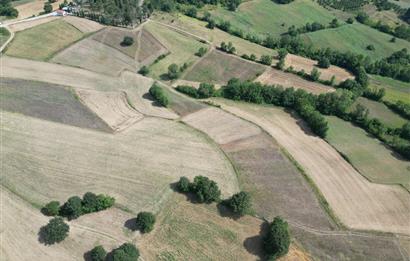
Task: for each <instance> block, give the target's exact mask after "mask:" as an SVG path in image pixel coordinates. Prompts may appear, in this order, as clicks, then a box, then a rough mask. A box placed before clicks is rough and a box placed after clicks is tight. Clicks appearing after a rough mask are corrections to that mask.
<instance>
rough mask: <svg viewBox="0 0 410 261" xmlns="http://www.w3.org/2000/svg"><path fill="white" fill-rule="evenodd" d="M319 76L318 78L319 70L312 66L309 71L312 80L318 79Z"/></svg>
mask: <svg viewBox="0 0 410 261" xmlns="http://www.w3.org/2000/svg"><path fill="white" fill-rule="evenodd" d="M319 78H320V72H319V70H318V69H316V68H313V69H312V72H311V73H310V79H311V80H312V81H315V82H316V81H318V80H319Z"/></svg>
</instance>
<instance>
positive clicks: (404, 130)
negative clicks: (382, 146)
mask: <svg viewBox="0 0 410 261" xmlns="http://www.w3.org/2000/svg"><path fill="white" fill-rule="evenodd" d="M400 137H402V138H403V139H407V140H410V122H407V123H405V124H404V125H403V127H401V132H400Z"/></svg>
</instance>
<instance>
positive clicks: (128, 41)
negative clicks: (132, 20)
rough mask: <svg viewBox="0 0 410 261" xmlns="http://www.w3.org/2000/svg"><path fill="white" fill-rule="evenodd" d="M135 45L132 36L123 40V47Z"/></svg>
mask: <svg viewBox="0 0 410 261" xmlns="http://www.w3.org/2000/svg"><path fill="white" fill-rule="evenodd" d="M133 43H134V38H132V37H131V36H124V39H122V42H121V45H122V46H131V45H132V44H133Z"/></svg>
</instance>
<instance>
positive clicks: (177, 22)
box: [152, 13, 276, 58]
mask: <svg viewBox="0 0 410 261" xmlns="http://www.w3.org/2000/svg"><path fill="white" fill-rule="evenodd" d="M152 19H154V20H155V21H158V22H161V23H166V24H168V25H171V26H174V27H176V28H179V29H181V30H184V31H187V32H189V33H191V34H194V35H198V36H201V37H203V38H204V39H206V40H208V41H209V42H211V43H212V44H214V45H216V46H220V45H221V42H226V43H228V42H232V44H233V45H234V46H235V48H236V51H237V53H238V54H239V55H242V54H248V55H250V54H252V53H253V54H255V55H256V56H257V57H258V58H259V57H260V56H262V55H275V54H276V51H274V50H272V49H268V48H265V47H263V46H261V45H258V44H254V43H252V42H249V41H246V40H244V39H242V38H239V37H236V36H233V35H230V34H228V33H226V32H224V31H222V30H219V29H217V28H214V29H208V28H206V24H207V23H206V22H202V21H199V20H197V19H194V18H191V17H188V16H185V15H182V14H173V15H170V14H168V13H165V14H156V15H154V16H153V18H152Z"/></svg>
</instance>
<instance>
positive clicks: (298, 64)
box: [285, 54, 354, 83]
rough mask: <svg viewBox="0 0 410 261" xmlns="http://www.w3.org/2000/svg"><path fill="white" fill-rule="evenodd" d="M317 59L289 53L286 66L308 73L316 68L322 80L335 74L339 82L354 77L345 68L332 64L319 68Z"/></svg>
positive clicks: (328, 78)
mask: <svg viewBox="0 0 410 261" xmlns="http://www.w3.org/2000/svg"><path fill="white" fill-rule="evenodd" d="M316 65H317V61H314V60H311V59H308V58H305V57H302V56H297V55H293V54H288V55H286V59H285V66H286V68H288V67H290V66H292V67H293V69H294V70H296V71H301V70H304V71H305V72H306V73H309V74H310V72H311V71H312V70H313V68H316V69H318V70H319V72H320V79H322V80H330V79H331V78H332V77H333V76H335V82H336V83H339V82H342V81H344V80H347V79H353V78H354V77H353V75H352V74H351V73H349V72H348V71H346V70H345V69H342V68H340V67H337V66H334V65H331V66H330V67H329V68H327V69H323V68H319V67H317V66H316Z"/></svg>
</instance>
